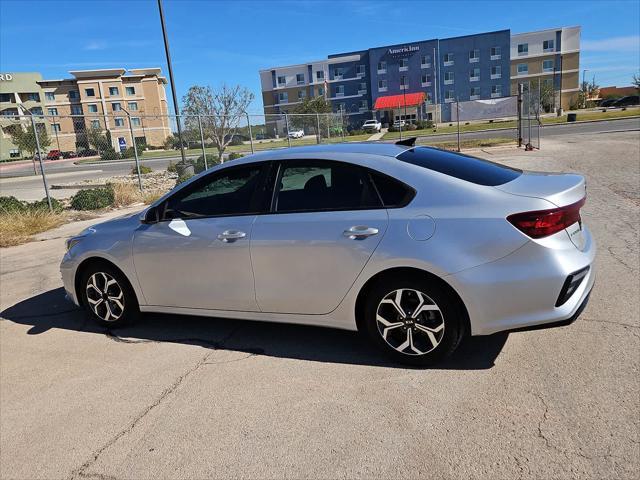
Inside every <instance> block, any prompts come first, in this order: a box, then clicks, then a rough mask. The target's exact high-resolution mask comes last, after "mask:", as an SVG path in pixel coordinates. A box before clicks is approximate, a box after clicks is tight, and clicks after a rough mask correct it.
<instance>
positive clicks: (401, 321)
mask: <svg viewBox="0 0 640 480" xmlns="http://www.w3.org/2000/svg"><path fill="white" fill-rule="evenodd" d="M364 314H365V319H364V320H365V322H364V327H365V329H366V333H367V336H368V337H369V339H370V340H371V341H372V342H373V343H374V344H375V345H376V346H378V347H379V348H380V349H382V350H383V351H384V352H385V353H386V354H387V355H389V356H391V357H392V358H393V359H394V360H396V361H398V362H400V363H404V364H408V365H418V366H428V365H433V364H435V363H437V362H439V361H441V360H443V359H444V358H446V357H448V356H449V355H451V354H452V353H453V351H454V350H455V349H456V348H457V347H458V344H459V343H460V340H461V338H462V334H463V325H464V322H463V321H462V320H463V312H462V311H461V308H460V306H459V303H458V302H457V299H455V298H453V296H452V295H451V294H450V293H449V292H448V291H446V290H445V289H443V288H442V287H441V286H440V285H438V284H437V283H435V282H430V281H428V280H423V279H399V278H387V279H383V280H382V281H380V282H378V283H377V284H376V285H375V286H374V287H373V288H372V289H371V291H370V292H369V295H368V298H367V302H366V306H365V312H364Z"/></svg>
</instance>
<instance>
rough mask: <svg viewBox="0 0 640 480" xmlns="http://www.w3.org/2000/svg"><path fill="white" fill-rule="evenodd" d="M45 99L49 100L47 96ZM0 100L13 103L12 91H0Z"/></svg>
mask: <svg viewBox="0 0 640 480" xmlns="http://www.w3.org/2000/svg"><path fill="white" fill-rule="evenodd" d="M48 93H49V92H47V93H46V94H45V95H48ZM47 100H50V98H49V97H47ZM0 102H11V103H13V94H12V93H0Z"/></svg>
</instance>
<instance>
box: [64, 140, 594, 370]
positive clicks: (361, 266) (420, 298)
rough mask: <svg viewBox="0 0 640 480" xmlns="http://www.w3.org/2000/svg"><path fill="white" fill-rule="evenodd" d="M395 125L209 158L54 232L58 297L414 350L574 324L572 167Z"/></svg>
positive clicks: (579, 195) (585, 232)
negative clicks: (140, 198) (474, 149)
mask: <svg viewBox="0 0 640 480" xmlns="http://www.w3.org/2000/svg"><path fill="white" fill-rule="evenodd" d="M412 140H413V141H415V139H407V140H404V141H401V142H397V143H396V144H367V143H349V144H339V145H336V144H334V145H330V144H327V145H317V146H312V147H297V148H292V149H287V150H286V151H283V150H271V151H268V152H262V153H258V154H254V155H249V156H246V157H244V158H241V159H238V160H235V161H233V162H230V163H228V164H227V163H224V164H222V165H217V166H215V167H213V168H210V169H209V170H206V171H205V172H203V173H201V174H199V175H197V176H196V177H193V178H192V179H190V180H189V181H186V182H184V183H181V184H180V185H178V186H177V187H176V188H174V189H173V190H172V191H171V192H169V193H168V194H166V195H165V196H164V197H162V198H160V199H159V200H157V201H156V202H155V203H153V204H152V205H151V206H150V207H148V208H147V209H146V210H144V211H143V212H142V213H141V214H135V215H130V216H127V217H124V218H118V219H114V220H110V221H107V222H104V223H100V224H98V225H95V226H93V227H91V228H88V229H87V230H85V231H83V232H82V233H80V234H79V235H77V236H75V237H72V238H70V239H69V240H68V241H67V252H66V253H65V255H64V258H63V259H62V264H61V272H62V278H63V283H64V287H65V290H66V292H67V295H68V297H69V298H70V299H71V300H72V301H73V302H74V303H76V304H77V305H81V306H83V307H84V308H85V310H86V312H87V314H88V315H89V316H90V317H91V318H93V320H95V321H97V322H98V323H99V324H101V325H103V326H106V327H117V326H120V325H122V324H124V323H126V322H129V321H133V320H134V319H135V318H136V316H137V315H138V313H139V312H166V313H171V314H189V315H202V316H212V317H228V318H235V319H252V320H265V321H272V322H289V323H301V324H312V325H324V326H331V327H336V328H342V329H348V330H356V329H359V330H361V331H362V332H363V333H365V334H366V336H367V337H368V338H369V340H370V341H371V342H372V343H373V344H375V345H376V346H378V347H379V348H380V349H381V350H382V351H383V352H385V353H387V354H389V355H391V357H392V358H393V359H395V360H397V361H400V362H405V363H408V364H416V365H427V364H431V363H434V362H436V361H439V360H442V359H443V358H444V357H446V356H447V355H449V354H451V353H452V352H453V351H454V350H455V349H456V347H457V346H458V344H459V342H460V341H461V339H462V338H463V336H465V335H467V334H470V335H488V334H492V333H495V332H498V331H504V330H514V329H524V328H540V327H543V326H546V327H550V326H557V325H566V324H569V323H571V322H573V321H574V320H575V319H576V318H577V317H578V316H579V315H580V313H581V312H582V310H583V308H584V307H585V305H586V302H587V299H588V298H589V293H590V291H591V288H592V286H593V283H594V275H595V274H594V258H595V255H596V246H595V242H594V240H593V239H592V237H591V233H590V232H589V229H588V228H587V227H586V225H585V224H584V222H583V220H582V218H581V216H580V209H581V207H582V206H583V205H584V203H585V198H586V189H585V179H584V178H583V177H582V176H580V175H574V174H548V173H545V174H544V175H542V174H540V173H536V172H525V171H522V170H519V169H515V168H510V167H506V166H504V165H500V164H497V163H493V162H489V161H486V160H481V159H478V158H474V157H471V156H466V155H462V154H459V153H454V152H448V151H444V150H438V149H435V148H427V147H414V146H411V143H412ZM141 224H143V226H142V227H141Z"/></svg>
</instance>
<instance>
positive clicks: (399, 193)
mask: <svg viewBox="0 0 640 480" xmlns="http://www.w3.org/2000/svg"><path fill="white" fill-rule="evenodd" d="M371 178H372V179H373V183H374V184H375V186H376V189H377V190H378V194H380V198H382V203H383V204H384V206H385V207H387V208H397V207H404V206H405V205H408V204H409V202H410V201H411V200H413V197H415V195H416V192H415V190H414V189H413V188H411V187H410V186H408V185H405V184H404V183H402V182H401V181H399V180H396V179H395V178H392V177H390V176H388V175H384V174H382V173H380V172H374V171H371Z"/></svg>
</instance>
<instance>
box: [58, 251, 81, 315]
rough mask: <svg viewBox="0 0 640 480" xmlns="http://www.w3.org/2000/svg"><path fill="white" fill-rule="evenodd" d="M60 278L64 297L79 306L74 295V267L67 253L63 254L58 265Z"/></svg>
mask: <svg viewBox="0 0 640 480" xmlns="http://www.w3.org/2000/svg"><path fill="white" fill-rule="evenodd" d="M60 276H61V277H62V285H63V286H64V291H65V294H66V295H65V296H66V298H67V299H69V300H70V301H71V302H73V303H74V304H75V305H77V306H80V302H79V301H78V298H77V295H76V286H75V278H76V265H75V262H72V261H71V260H70V258H69V254H68V252H67V253H66V254H65V256H64V258H63V259H62V263H61V264H60Z"/></svg>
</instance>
